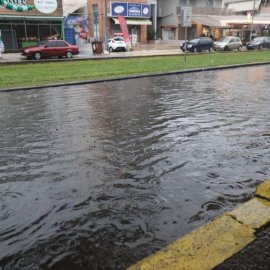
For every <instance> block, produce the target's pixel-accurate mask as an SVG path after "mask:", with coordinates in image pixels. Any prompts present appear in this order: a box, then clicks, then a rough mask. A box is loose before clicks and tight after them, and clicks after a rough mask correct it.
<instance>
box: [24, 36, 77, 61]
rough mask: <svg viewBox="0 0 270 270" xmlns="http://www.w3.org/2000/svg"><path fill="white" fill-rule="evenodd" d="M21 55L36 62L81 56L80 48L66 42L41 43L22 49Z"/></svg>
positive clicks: (51, 41) (50, 41)
mask: <svg viewBox="0 0 270 270" xmlns="http://www.w3.org/2000/svg"><path fill="white" fill-rule="evenodd" d="M21 54H22V55H24V56H26V57H27V58H32V59H36V60H39V59H41V58H42V57H44V58H49V57H54V56H58V57H62V56H65V57H67V58H72V56H73V55H76V54H79V48H78V46H77V45H71V44H69V43H68V42H66V41H65V40H46V41H41V42H40V43H39V44H38V45H37V46H31V47H26V48H23V49H21Z"/></svg>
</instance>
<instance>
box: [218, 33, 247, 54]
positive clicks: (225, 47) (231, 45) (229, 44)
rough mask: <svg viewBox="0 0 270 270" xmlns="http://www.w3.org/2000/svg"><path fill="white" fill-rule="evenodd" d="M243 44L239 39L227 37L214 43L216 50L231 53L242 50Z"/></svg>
mask: <svg viewBox="0 0 270 270" xmlns="http://www.w3.org/2000/svg"><path fill="white" fill-rule="evenodd" d="M242 46H243V43H242V41H241V39H240V38H239V37H233V36H226V37H222V38H221V39H219V40H218V41H215V42H214V48H215V50H220V51H231V50H241V49H242Z"/></svg>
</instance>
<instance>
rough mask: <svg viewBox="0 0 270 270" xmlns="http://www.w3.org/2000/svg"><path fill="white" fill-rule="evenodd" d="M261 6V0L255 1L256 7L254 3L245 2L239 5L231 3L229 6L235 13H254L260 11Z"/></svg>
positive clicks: (238, 3)
mask: <svg viewBox="0 0 270 270" xmlns="http://www.w3.org/2000/svg"><path fill="white" fill-rule="evenodd" d="M260 4H261V0H256V1H255V6H254V1H244V2H237V3H230V4H228V7H227V8H228V9H233V10H234V11H235V12H245V11H253V8H254V10H258V9H259V6H260Z"/></svg>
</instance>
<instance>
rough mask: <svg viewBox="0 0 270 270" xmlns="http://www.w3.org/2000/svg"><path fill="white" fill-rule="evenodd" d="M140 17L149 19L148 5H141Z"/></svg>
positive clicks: (149, 9) (149, 10)
mask: <svg viewBox="0 0 270 270" xmlns="http://www.w3.org/2000/svg"><path fill="white" fill-rule="evenodd" d="M142 17H144V18H150V17H151V8H150V5H146V4H142Z"/></svg>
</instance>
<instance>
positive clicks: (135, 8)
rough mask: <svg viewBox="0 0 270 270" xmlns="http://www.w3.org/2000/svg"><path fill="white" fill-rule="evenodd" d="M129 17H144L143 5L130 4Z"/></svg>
mask: <svg viewBox="0 0 270 270" xmlns="http://www.w3.org/2000/svg"><path fill="white" fill-rule="evenodd" d="M128 17H142V5H141V4H135V3H128Z"/></svg>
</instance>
